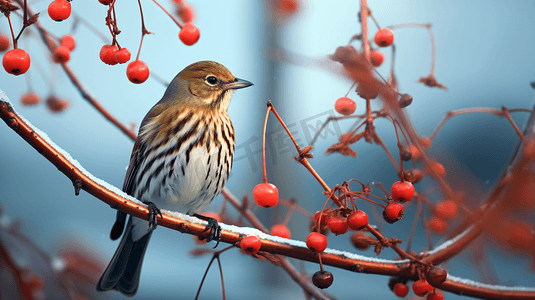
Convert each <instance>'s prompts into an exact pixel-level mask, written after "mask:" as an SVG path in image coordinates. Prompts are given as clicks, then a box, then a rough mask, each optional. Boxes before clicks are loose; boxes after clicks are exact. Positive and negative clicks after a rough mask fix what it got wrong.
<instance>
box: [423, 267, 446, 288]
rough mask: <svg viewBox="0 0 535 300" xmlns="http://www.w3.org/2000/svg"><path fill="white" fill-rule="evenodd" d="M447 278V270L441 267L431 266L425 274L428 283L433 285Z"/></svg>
mask: <svg viewBox="0 0 535 300" xmlns="http://www.w3.org/2000/svg"><path fill="white" fill-rule="evenodd" d="M446 278H448V272H446V270H444V269H442V268H441V267H431V269H429V271H428V272H427V275H426V276H425V279H426V280H427V282H428V283H429V284H432V285H434V286H437V285H441V284H442V283H443V282H444V281H446Z"/></svg>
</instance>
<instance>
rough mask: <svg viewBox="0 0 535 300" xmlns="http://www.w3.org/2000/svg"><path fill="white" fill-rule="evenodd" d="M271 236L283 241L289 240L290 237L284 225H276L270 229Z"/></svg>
mask: <svg viewBox="0 0 535 300" xmlns="http://www.w3.org/2000/svg"><path fill="white" fill-rule="evenodd" d="M271 235H274V236H278V237H281V238H283V239H289V238H290V236H291V233H290V230H289V229H288V227H286V225H284V224H277V225H275V226H273V227H271Z"/></svg>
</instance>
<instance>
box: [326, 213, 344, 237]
mask: <svg viewBox="0 0 535 300" xmlns="http://www.w3.org/2000/svg"><path fill="white" fill-rule="evenodd" d="M327 226H329V229H330V230H331V232H332V233H334V234H335V235H339V234H344V233H346V232H347V228H348V226H347V220H345V219H342V218H340V217H332V218H330V219H329V223H328V224H327Z"/></svg>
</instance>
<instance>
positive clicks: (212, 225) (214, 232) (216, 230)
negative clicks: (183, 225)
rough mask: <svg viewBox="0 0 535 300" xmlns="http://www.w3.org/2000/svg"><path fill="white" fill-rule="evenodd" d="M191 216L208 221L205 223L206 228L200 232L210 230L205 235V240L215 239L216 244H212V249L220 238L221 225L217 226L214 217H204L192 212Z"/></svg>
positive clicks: (201, 238) (200, 238)
mask: <svg viewBox="0 0 535 300" xmlns="http://www.w3.org/2000/svg"><path fill="white" fill-rule="evenodd" d="M193 216H195V217H197V218H199V219H201V220H204V221H206V222H208V224H207V225H206V228H204V230H203V231H202V232H207V231H208V230H210V234H209V235H208V236H207V237H206V242H211V241H216V244H215V246H214V249H215V248H216V247H217V246H218V245H219V241H220V240H221V226H219V223H218V222H217V220H216V219H214V218H210V217H205V216H203V215H198V214H194V215H193ZM204 239H205V238H203V237H199V240H201V241H202V240H204Z"/></svg>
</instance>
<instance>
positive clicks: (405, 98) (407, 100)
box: [398, 94, 412, 108]
mask: <svg viewBox="0 0 535 300" xmlns="http://www.w3.org/2000/svg"><path fill="white" fill-rule="evenodd" d="M398 103H399V107H401V108H404V107H407V106H409V105H411V103H412V96H411V95H409V94H402V95H401V96H400V97H399V101H398Z"/></svg>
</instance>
